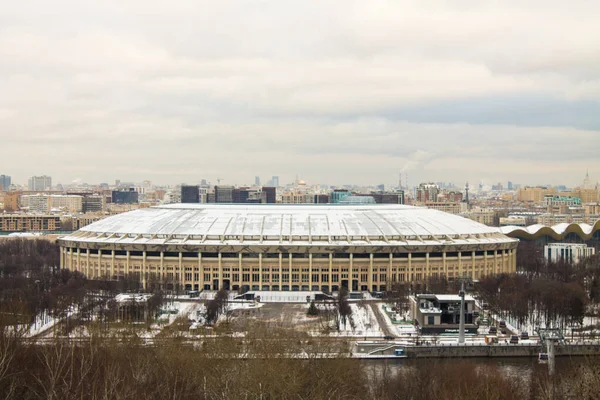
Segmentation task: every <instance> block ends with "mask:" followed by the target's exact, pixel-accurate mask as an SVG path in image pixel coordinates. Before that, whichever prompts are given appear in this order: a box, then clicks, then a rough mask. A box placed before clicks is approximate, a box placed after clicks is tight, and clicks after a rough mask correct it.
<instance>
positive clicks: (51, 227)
mask: <svg viewBox="0 0 600 400" xmlns="http://www.w3.org/2000/svg"><path fill="white" fill-rule="evenodd" d="M60 227H61V225H60V217H59V216H56V215H29V214H0V231H1V232H36V231H58V230H60Z"/></svg>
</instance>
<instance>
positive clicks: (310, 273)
mask: <svg viewBox="0 0 600 400" xmlns="http://www.w3.org/2000/svg"><path fill="white" fill-rule="evenodd" d="M312 286H313V281H312V253H308V290H312Z"/></svg>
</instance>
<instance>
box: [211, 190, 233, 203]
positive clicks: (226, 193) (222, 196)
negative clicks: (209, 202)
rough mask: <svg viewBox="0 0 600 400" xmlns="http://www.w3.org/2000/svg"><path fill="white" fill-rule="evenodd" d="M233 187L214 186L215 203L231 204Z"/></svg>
mask: <svg viewBox="0 0 600 400" xmlns="http://www.w3.org/2000/svg"><path fill="white" fill-rule="evenodd" d="M234 190H235V187H233V186H215V203H230V204H231V203H233V192H234Z"/></svg>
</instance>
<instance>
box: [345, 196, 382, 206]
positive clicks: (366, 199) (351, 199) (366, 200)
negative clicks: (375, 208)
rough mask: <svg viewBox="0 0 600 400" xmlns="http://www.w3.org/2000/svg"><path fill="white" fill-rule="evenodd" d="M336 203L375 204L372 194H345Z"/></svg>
mask: <svg viewBox="0 0 600 400" xmlns="http://www.w3.org/2000/svg"><path fill="white" fill-rule="evenodd" d="M338 204H347V205H360V204H375V199H374V198H373V196H353V195H350V196H346V197H344V198H343V199H341V200H340V201H339V202H338Z"/></svg>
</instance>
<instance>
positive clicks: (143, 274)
mask: <svg viewBox="0 0 600 400" xmlns="http://www.w3.org/2000/svg"><path fill="white" fill-rule="evenodd" d="M141 273H142V276H141V278H142V287H143V288H144V290H146V289H148V282H147V280H146V250H144V251H143V252H142V272H141Z"/></svg>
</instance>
